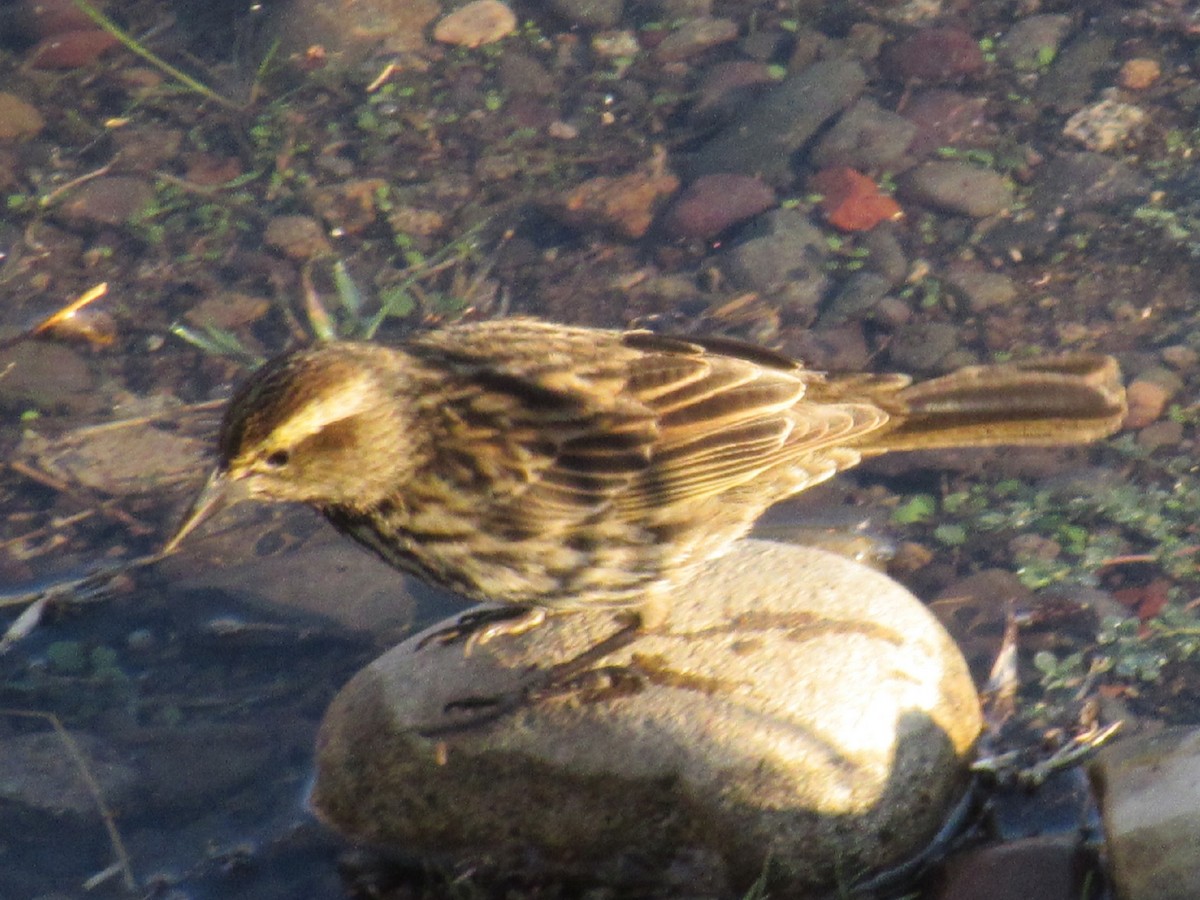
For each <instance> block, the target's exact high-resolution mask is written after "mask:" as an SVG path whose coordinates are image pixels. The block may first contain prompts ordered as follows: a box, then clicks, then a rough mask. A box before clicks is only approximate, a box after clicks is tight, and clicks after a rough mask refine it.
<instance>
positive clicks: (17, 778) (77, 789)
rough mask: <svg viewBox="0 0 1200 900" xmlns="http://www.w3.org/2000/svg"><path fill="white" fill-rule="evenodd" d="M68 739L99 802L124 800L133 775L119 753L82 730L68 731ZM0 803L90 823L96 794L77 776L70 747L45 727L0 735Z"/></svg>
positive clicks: (113, 803) (132, 789)
mask: <svg viewBox="0 0 1200 900" xmlns="http://www.w3.org/2000/svg"><path fill="white" fill-rule="evenodd" d="M71 739H72V741H73V742H74V744H75V745H76V747H77V748H78V751H79V752H82V753H83V755H84V758H85V759H86V760H87V761H88V775H89V777H90V779H91V780H92V781H93V782H94V783H95V785H96V788H97V789H98V790H100V791H101V792H102V794H103V796H104V798H105V800H106V801H107V802H108V803H109V804H110V805H111V806H114V807H117V808H120V807H121V806H122V805H125V804H127V803H128V802H129V800H130V798H131V797H132V796H133V794H134V792H135V791H136V789H137V781H138V776H137V772H136V770H135V769H134V768H133V767H132V766H131V765H130V764H129V762H128V759H127V758H126V757H125V756H124V754H123V753H122V752H121V751H119V750H118V749H116V748H115V747H113V746H112V745H111V744H110V743H107V742H105V741H102V740H100V739H99V738H96V737H93V736H92V735H90V734H86V733H83V732H72V733H71ZM0 806H4V807H11V806H22V807H27V808H31V809H36V810H41V811H43V812H46V813H52V814H54V815H55V816H71V817H76V816H85V817H87V818H88V819H89V820H91V821H94V820H95V817H96V816H97V810H96V798H95V796H93V792H92V789H91V788H90V787H89V785H88V784H87V782H85V781H84V779H83V778H82V777H80V772H79V762H78V761H77V759H76V758H75V756H73V755H72V748H71V747H70V746H69V745H68V744H67V743H66V741H64V740H63V738H61V737H60V736H59V735H58V734H56V733H55V732H53V731H50V730H47V731H42V732H37V733H32V734H19V735H10V736H8V737H5V738H2V739H0Z"/></svg>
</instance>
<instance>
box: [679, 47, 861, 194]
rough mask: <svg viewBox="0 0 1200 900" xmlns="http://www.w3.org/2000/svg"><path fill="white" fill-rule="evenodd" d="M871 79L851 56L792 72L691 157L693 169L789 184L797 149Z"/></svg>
mask: <svg viewBox="0 0 1200 900" xmlns="http://www.w3.org/2000/svg"><path fill="white" fill-rule="evenodd" d="M866 84H867V74H866V72H864V71H863V69H862V66H860V65H859V64H858V63H856V62H854V61H852V60H847V59H829V60H824V61H822V62H818V63H816V64H814V65H812V66H809V67H808V68H807V69H804V70H803V71H802V72H799V73H797V74H795V75H790V76H788V77H787V78H786V79H784V81H782V82H781V83H780V84H779V85H778V86H777V87H775V88H772V89H770V90H768V91H767V92H765V93H764V94H763V95H762V96H761V97H760V98H758V99H757V100H756V101H754V102H753V103H752V104H751V105H750V106H748V107H747V108H746V110H745V112H744V113H743V114H742V115H740V116H738V117H737V118H736V119H735V120H734V121H733V122H731V123H730V124H729V125H728V126H726V127H725V128H724V129H722V130H721V131H720V132H719V133H718V134H717V135H716V136H715V137H714V138H712V140H710V141H709V142H708V143H707V144H705V145H704V147H702V148H701V149H700V151H699V152H698V153H697V154H696V155H695V157H694V158H693V159H692V160H691V162H690V165H689V170H690V174H691V175H692V176H693V177H695V176H699V175H705V174H708V173H711V172H740V173H742V174H745V175H758V176H760V177H762V178H764V179H765V180H766V181H768V182H770V183H771V184H773V185H775V186H776V187H778V186H781V185H786V184H789V183H790V182H791V181H792V180H793V177H794V176H793V173H792V168H791V157H792V154H793V153H795V152H797V151H798V150H800V149H801V148H802V147H803V146H804V145H805V144H807V143H808V141H809V140H810V139H811V138H812V136H813V135H814V134H816V132H817V130H818V129H819V128H820V127H821V126H822V125H824V124H825V123H826V122H827V121H829V120H830V119H832V118H833V117H834V116H835V115H837V114H838V113H839V112H841V111H842V110H843V109H845V108H846V107H848V106H849V105H850V104H851V103H853V102H854V101H855V100H856V99H857V98H858V95H859V94H861V93H862V91H863V88H865V87H866Z"/></svg>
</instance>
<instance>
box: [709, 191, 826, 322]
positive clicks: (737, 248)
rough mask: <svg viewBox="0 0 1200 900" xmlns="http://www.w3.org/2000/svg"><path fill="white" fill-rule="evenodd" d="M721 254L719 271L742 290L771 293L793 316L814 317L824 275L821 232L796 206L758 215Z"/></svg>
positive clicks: (824, 282)
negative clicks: (733, 243) (737, 239)
mask: <svg viewBox="0 0 1200 900" xmlns="http://www.w3.org/2000/svg"><path fill="white" fill-rule="evenodd" d="M741 237H742V239H741V240H740V241H739V242H738V243H737V244H735V245H734V246H732V247H730V248H729V249H728V250H726V251H725V253H723V254H722V255H721V259H720V266H721V271H722V272H724V273H725V275H726V277H728V278H729V280H730V281H731V282H733V284H734V285H736V286H737V287H739V288H741V289H742V290H748V291H757V292H758V293H760V294H762V295H763V296H766V297H771V298H772V299H773V300H774V301H775V302H776V304H777V305H778V306H780V307H786V308H787V309H788V310H789V312H791V313H792V314H793V315H800V316H801V317H803V316H804V315H805V314H809V315H813V316H815V314H816V310H817V305H818V304H819V303H820V302H821V300H822V298H823V296H824V293H825V288H826V287H827V286H828V284H829V276H828V275H827V274H826V272H825V261H826V259H827V258H828V256H829V245H828V243H827V242H826V240H825V234H824V232H823V231H822V230H821V229H820V228H818V227H817V226H816V225H815V224H813V222H812V221H811V220H810V219H809V218H808V216H806V215H805V214H804V213H802V212H801V211H799V210H796V209H777V210H772V211H771V212H769V213H766V214H764V215H762V216H759V217H758V219H756V220H755V221H754V222H753V223H751V225H750V226H748V227H747V229H746V230H745V232H743V234H742V236H741Z"/></svg>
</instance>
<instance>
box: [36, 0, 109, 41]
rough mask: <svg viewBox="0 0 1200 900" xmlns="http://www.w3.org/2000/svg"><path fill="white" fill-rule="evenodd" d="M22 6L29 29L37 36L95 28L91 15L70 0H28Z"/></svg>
mask: <svg viewBox="0 0 1200 900" xmlns="http://www.w3.org/2000/svg"><path fill="white" fill-rule="evenodd" d="M97 5H99V4H97ZM22 7H23V11H24V15H25V18H26V20H27V21H28V23H29V30H30V31H31V32H32V33H33V34H34V35H36V36H37V37H39V38H47V37H51V36H52V35H56V34H62V33H63V32H67V31H94V30H95V29H96V23H95V22H93V21H92V19H91V17H90V16H89V15H88V14H87V13H85V12H84V11H83V10H82V9H80V8H79V7H78V6H76V5H75V4H74V3H72V2H71V0H30V2H26V3H23V4H22Z"/></svg>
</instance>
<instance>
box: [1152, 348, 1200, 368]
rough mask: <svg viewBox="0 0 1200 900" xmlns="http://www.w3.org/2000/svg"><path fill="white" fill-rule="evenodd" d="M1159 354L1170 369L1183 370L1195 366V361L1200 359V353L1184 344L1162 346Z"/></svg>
mask: <svg viewBox="0 0 1200 900" xmlns="http://www.w3.org/2000/svg"><path fill="white" fill-rule="evenodd" d="M1159 356H1161V357H1162V361H1163V362H1164V363H1166V364H1167V365H1168V366H1170V367H1171V368H1172V369H1180V370H1184V371H1186V370H1187V369H1191V368H1193V367H1195V365H1196V363H1197V362H1198V361H1200V353H1197V352H1196V351H1195V350H1193V349H1192V348H1191V347H1189V346H1187V345H1186V344H1173V345H1172V346H1170V347H1163V349H1162V351H1161V352H1160V353H1159Z"/></svg>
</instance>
